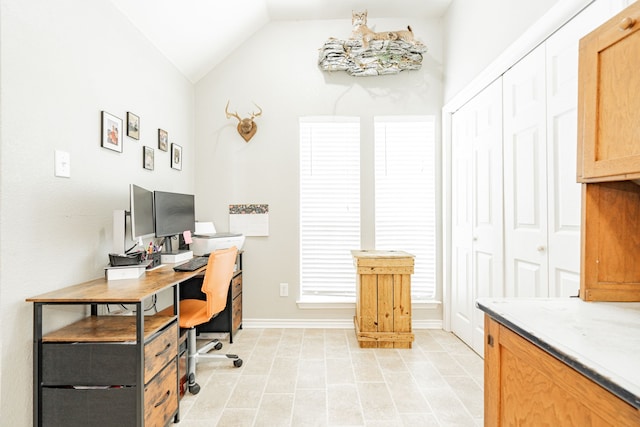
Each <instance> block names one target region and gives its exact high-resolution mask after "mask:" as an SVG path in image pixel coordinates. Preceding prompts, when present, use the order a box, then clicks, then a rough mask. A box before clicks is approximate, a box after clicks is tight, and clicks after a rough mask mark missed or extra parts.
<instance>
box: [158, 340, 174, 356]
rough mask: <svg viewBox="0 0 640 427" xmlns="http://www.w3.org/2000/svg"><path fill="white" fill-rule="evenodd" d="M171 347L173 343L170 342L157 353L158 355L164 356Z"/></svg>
mask: <svg viewBox="0 0 640 427" xmlns="http://www.w3.org/2000/svg"><path fill="white" fill-rule="evenodd" d="M170 348H171V343H168V344H167V346H166V347H165V348H164V349H163V350H162V351H159V352H157V353H156V357H159V356H162V355H163V354H165V353H166V352H167V351H169V349H170Z"/></svg>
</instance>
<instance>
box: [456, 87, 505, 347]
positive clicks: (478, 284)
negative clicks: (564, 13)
mask: <svg viewBox="0 0 640 427" xmlns="http://www.w3.org/2000/svg"><path fill="white" fill-rule="evenodd" d="M452 127H453V134H452V136H453V138H452V143H453V146H452V153H453V156H452V158H453V159H454V160H453V161H454V165H453V179H452V190H453V192H454V197H453V201H452V204H453V212H454V214H453V218H452V222H453V224H454V226H453V230H452V232H453V239H452V240H453V242H454V244H453V263H452V266H453V267H452V268H453V270H454V271H453V272H452V273H453V274H452V276H453V281H452V291H453V293H452V304H453V311H452V313H453V320H452V330H453V332H454V333H455V334H456V335H458V336H459V337H460V338H461V339H462V340H463V341H465V342H466V343H467V344H468V345H469V346H471V347H472V348H473V349H474V350H475V351H476V352H477V353H479V354H480V355H482V354H483V351H484V316H483V314H482V312H481V311H480V310H478V309H477V308H476V307H475V300H476V299H477V298H479V297H491V296H495V297H499V296H502V295H503V293H502V291H503V290H502V283H503V282H502V279H503V261H502V256H503V251H502V82H501V79H498V80H497V81H495V82H494V83H493V84H491V85H490V86H489V87H487V88H486V89H484V90H483V91H482V92H481V93H480V94H478V95H476V96H475V97H474V98H473V99H472V100H471V101H469V102H468V103H467V104H465V105H464V106H463V107H462V108H461V109H460V110H459V111H457V112H456V113H455V114H454V115H453V119H452ZM463 187H464V188H463Z"/></svg>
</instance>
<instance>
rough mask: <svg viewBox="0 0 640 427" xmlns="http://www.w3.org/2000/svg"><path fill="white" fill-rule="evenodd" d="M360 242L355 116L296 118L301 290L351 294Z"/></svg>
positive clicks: (313, 293)
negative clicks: (354, 255)
mask: <svg viewBox="0 0 640 427" xmlns="http://www.w3.org/2000/svg"><path fill="white" fill-rule="evenodd" d="M359 247H360V119H359V118H358V117H304V118H301V119H300V293H301V297H303V298H304V297H305V296H307V297H309V296H355V280H354V270H353V259H352V257H351V250H352V249H357V248H359Z"/></svg>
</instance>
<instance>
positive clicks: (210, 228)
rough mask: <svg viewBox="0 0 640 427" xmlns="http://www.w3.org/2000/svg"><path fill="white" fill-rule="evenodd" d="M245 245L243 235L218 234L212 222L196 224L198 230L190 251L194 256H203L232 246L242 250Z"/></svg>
mask: <svg viewBox="0 0 640 427" xmlns="http://www.w3.org/2000/svg"><path fill="white" fill-rule="evenodd" d="M243 245H244V235H243V234H238V233H217V232H216V228H215V227H214V225H213V223H212V222H196V230H195V233H194V234H193V237H192V243H191V247H190V249H191V250H192V251H193V254H194V255H196V256H201V255H206V254H208V253H211V252H212V251H215V250H217V249H227V248H230V247H232V246H235V247H236V248H238V250H241V249H242V246H243Z"/></svg>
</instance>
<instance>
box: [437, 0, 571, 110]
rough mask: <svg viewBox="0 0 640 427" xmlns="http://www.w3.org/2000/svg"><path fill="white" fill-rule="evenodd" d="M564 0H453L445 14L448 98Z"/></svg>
mask: <svg viewBox="0 0 640 427" xmlns="http://www.w3.org/2000/svg"><path fill="white" fill-rule="evenodd" d="M562 1H564V0H535V1H532V0H484V1H477V0H454V1H453V2H452V3H451V6H449V9H448V10H447V13H446V15H445V17H444V33H445V34H444V64H445V67H444V74H445V76H446V78H445V85H444V99H445V102H446V101H449V100H450V99H451V98H452V97H453V96H455V95H456V94H457V93H458V92H459V91H460V90H462V89H463V88H464V87H465V85H467V84H468V83H469V82H471V81H472V80H473V79H474V78H475V77H476V76H477V75H478V74H479V73H480V72H481V71H482V70H484V69H485V68H486V67H487V66H488V65H489V64H491V62H492V61H493V60H494V59H496V58H497V57H498V56H499V55H500V54H501V53H502V52H503V51H504V50H505V49H506V48H507V47H509V45H511V44H512V43H513V42H514V40H516V39H517V38H518V37H520V36H521V35H522V34H523V33H524V32H525V31H527V29H528V28H529V27H530V26H531V25H532V24H533V23H534V22H536V21H537V20H538V19H539V18H540V17H541V16H543V15H544V14H545V13H546V12H547V11H548V10H549V9H550V8H551V7H553V6H554V5H555V4H556V3H561V2H562Z"/></svg>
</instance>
